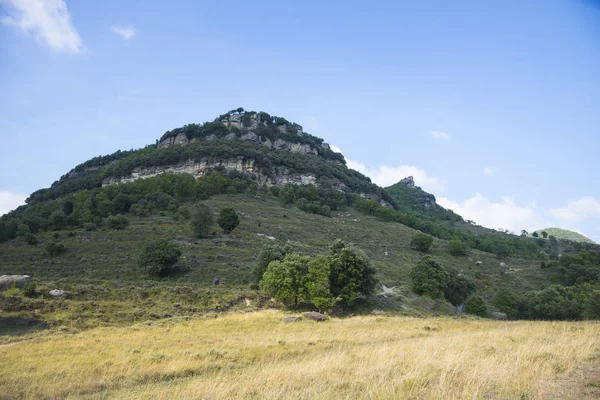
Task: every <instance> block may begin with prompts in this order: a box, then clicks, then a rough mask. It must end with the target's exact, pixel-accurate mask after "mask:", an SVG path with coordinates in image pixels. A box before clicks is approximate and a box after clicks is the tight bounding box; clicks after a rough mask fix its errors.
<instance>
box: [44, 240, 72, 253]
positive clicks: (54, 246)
mask: <svg viewBox="0 0 600 400" xmlns="http://www.w3.org/2000/svg"><path fill="white" fill-rule="evenodd" d="M44 250H45V251H46V254H48V255H49V256H50V257H56V256H57V255H59V254H62V253H64V252H65V251H66V250H67V249H66V248H65V245H64V244H62V243H57V242H54V241H53V242H48V243H46V246H44Z"/></svg>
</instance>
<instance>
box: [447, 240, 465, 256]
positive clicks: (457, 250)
mask: <svg viewBox="0 0 600 400" xmlns="http://www.w3.org/2000/svg"><path fill="white" fill-rule="evenodd" d="M448 252H449V253H450V254H452V255H453V256H464V255H465V254H467V245H466V244H465V243H464V242H462V241H460V240H458V239H452V240H449V241H448Z"/></svg>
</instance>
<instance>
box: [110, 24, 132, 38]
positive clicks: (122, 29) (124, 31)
mask: <svg viewBox="0 0 600 400" xmlns="http://www.w3.org/2000/svg"><path fill="white" fill-rule="evenodd" d="M110 29H112V31H113V32H114V33H116V34H117V35H119V36H121V38H123V40H129V39H131V38H133V37H134V36H135V29H134V28H133V26H131V25H128V26H112V27H111V28H110Z"/></svg>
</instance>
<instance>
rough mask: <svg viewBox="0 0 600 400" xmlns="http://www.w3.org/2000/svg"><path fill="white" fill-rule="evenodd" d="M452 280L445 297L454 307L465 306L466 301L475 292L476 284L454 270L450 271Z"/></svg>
mask: <svg viewBox="0 0 600 400" xmlns="http://www.w3.org/2000/svg"><path fill="white" fill-rule="evenodd" d="M449 275H450V278H449V280H448V283H447V285H446V289H444V297H445V298H446V300H448V301H449V302H450V303H452V305H453V306H458V305H459V304H463V303H464V302H465V300H466V299H468V298H469V296H471V294H473V292H475V284H474V283H473V281H471V280H470V279H468V278H467V277H466V276H464V275H461V274H459V273H457V272H456V271H454V270H452V271H449Z"/></svg>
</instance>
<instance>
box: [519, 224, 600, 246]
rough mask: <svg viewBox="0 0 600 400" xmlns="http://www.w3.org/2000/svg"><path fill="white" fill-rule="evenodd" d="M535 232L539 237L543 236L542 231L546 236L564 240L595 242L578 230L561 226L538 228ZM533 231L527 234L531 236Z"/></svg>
mask: <svg viewBox="0 0 600 400" xmlns="http://www.w3.org/2000/svg"><path fill="white" fill-rule="evenodd" d="M536 232H537V234H538V236H539V237H543V236H542V232H546V233H547V234H548V236H554V237H556V238H557V239H565V240H571V241H573V242H583V243H593V244H596V242H594V241H593V240H592V239H590V238H589V237H587V236H584V235H582V234H581V233H578V232H574V231H570V230H568V229H561V228H545V229H538V230H537V231H536ZM533 233H534V232H531V233H530V234H529V236H533Z"/></svg>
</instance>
